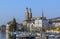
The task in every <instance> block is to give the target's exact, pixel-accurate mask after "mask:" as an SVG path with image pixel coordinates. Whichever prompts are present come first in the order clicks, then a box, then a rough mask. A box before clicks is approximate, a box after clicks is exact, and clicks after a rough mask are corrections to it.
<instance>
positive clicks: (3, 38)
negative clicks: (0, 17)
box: [0, 31, 6, 39]
mask: <svg viewBox="0 0 60 39" xmlns="http://www.w3.org/2000/svg"><path fill="white" fill-rule="evenodd" d="M0 39H6V34H5V32H1V31H0Z"/></svg>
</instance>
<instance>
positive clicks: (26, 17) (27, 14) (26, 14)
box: [25, 8, 29, 20]
mask: <svg viewBox="0 0 60 39" xmlns="http://www.w3.org/2000/svg"><path fill="white" fill-rule="evenodd" d="M28 19H29V11H28V8H26V12H25V20H28Z"/></svg>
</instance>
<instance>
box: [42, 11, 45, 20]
mask: <svg viewBox="0 0 60 39" xmlns="http://www.w3.org/2000/svg"><path fill="white" fill-rule="evenodd" d="M42 19H46V17H45V16H44V11H43V10H42Z"/></svg>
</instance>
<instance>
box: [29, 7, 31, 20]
mask: <svg viewBox="0 0 60 39" xmlns="http://www.w3.org/2000/svg"><path fill="white" fill-rule="evenodd" d="M31 18H32V11H31V8H30V9H29V19H31Z"/></svg>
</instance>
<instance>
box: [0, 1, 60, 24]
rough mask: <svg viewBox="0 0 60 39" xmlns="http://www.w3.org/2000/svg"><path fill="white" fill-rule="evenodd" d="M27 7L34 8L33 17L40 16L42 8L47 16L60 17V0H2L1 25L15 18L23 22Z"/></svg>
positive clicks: (0, 6) (0, 8)
mask: <svg viewBox="0 0 60 39" xmlns="http://www.w3.org/2000/svg"><path fill="white" fill-rule="evenodd" d="M26 7H28V8H31V9H32V14H33V17H40V16H41V14H42V10H43V12H44V15H45V16H46V18H55V17H60V0H0V25H3V24H7V22H9V21H11V20H12V19H13V18H16V21H17V22H18V23H21V22H22V21H23V20H24V19H25V9H26Z"/></svg>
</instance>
